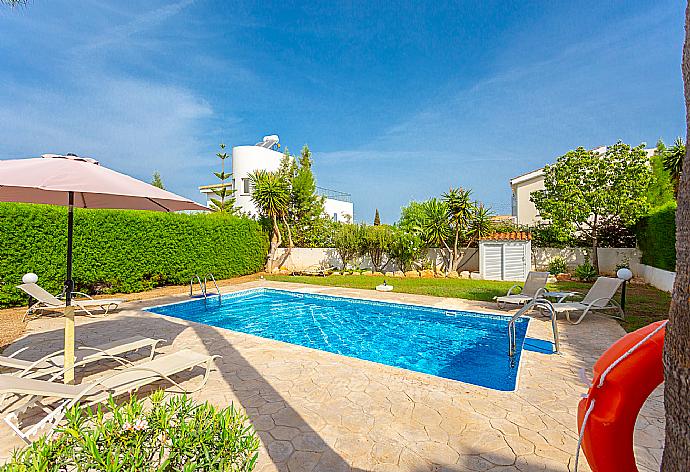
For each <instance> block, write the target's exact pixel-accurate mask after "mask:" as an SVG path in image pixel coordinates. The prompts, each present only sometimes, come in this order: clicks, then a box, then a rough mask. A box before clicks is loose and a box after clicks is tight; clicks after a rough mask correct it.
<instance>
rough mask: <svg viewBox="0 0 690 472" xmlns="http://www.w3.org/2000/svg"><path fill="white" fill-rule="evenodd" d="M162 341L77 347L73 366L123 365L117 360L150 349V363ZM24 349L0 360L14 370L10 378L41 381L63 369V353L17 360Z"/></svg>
mask: <svg viewBox="0 0 690 472" xmlns="http://www.w3.org/2000/svg"><path fill="white" fill-rule="evenodd" d="M162 341H163V340H162V339H152V338H146V337H144V336H132V337H131V338H126V339H120V340H117V341H113V342H111V343H107V344H102V345H100V346H93V347H91V346H79V347H77V348H76V350H75V365H77V366H83V365H87V364H92V363H94V362H98V361H101V360H106V359H112V360H115V361H117V362H120V363H122V361H121V360H120V359H119V358H118V357H117V356H119V355H121V354H125V353H127V352H133V351H137V350H139V349H143V348H147V349H150V353H149V360H150V359H153V356H154V354H155V353H156V345H157V344H158V343H160V342H162ZM27 349H29V347H25V348H22V349H19V350H18V351H16V352H14V353H12V354H10V355H8V356H0V367H4V368H7V369H11V370H14V371H15V372H12V375H16V376H19V377H29V378H36V377H44V376H46V375H51V374H55V373H56V372H60V371H61V370H62V369H63V366H64V357H63V356H62V354H63V352H64V351H62V350H60V351H57V352H53V353H51V354H48V355H46V356H43V357H42V358H40V359H37V360H35V361H28V360H25V359H19V358H17V356H18V355H19V354H21V353H22V352H24V351H26V350H27Z"/></svg>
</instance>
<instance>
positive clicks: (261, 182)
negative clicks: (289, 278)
mask: <svg viewBox="0 0 690 472" xmlns="http://www.w3.org/2000/svg"><path fill="white" fill-rule="evenodd" d="M249 181H250V182H251V184H252V186H253V190H252V196H251V199H252V202H253V203H254V205H256V208H257V209H258V211H259V213H260V214H261V216H263V217H265V218H268V219H269V220H270V221H271V227H272V232H271V247H270V250H269V252H268V259H267V261H266V271H267V272H271V271H273V262H274V259H275V254H276V251H277V250H278V247H280V245H281V244H282V242H283V236H282V234H281V232H280V226H279V225H278V221H279V220H280V221H281V222H282V223H283V224H284V226H285V230H286V231H287V233H288V251H287V253H286V254H287V255H289V253H290V251H291V250H292V246H293V244H292V233H291V231H290V225H289V224H288V222H287V219H286V215H287V211H288V207H289V204H290V186H289V185H288V183H287V181H286V180H285V179H283V178H282V177H281V176H280V175H279V174H278V173H276V172H267V171H265V170H257V171H255V172H253V173H251V174H249Z"/></svg>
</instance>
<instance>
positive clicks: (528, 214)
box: [510, 146, 656, 226]
mask: <svg viewBox="0 0 690 472" xmlns="http://www.w3.org/2000/svg"><path fill="white" fill-rule="evenodd" d="M593 151H594V152H598V153H604V152H606V146H599V147H597V148H594V149H593ZM645 151H646V152H647V155H648V156H652V155H653V154H654V153H655V152H656V148H652V149H645ZM510 190H511V192H512V202H511V203H512V205H511V206H512V209H513V210H512V214H513V218H514V220H515V223H517V224H518V225H524V226H534V225H535V224H537V223H539V222H540V221H542V219H541V217H540V216H539V212H538V211H537V208H536V207H535V206H534V203H532V200H530V195H532V193H533V192H536V191H538V190H544V168H543V167H542V168H541V169H537V170H533V171H531V172H527V173H526V174H522V175H518V176H517V177H513V178H512V179H510Z"/></svg>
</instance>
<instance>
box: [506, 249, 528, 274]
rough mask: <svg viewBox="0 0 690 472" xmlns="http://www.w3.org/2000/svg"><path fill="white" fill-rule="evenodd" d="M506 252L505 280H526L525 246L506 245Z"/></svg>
mask: <svg viewBox="0 0 690 472" xmlns="http://www.w3.org/2000/svg"><path fill="white" fill-rule="evenodd" d="M504 251H505V258H504V261H503V280H525V277H527V274H526V273H525V246H524V244H506V245H505V246H504Z"/></svg>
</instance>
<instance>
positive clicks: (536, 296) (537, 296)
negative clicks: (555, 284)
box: [534, 287, 551, 303]
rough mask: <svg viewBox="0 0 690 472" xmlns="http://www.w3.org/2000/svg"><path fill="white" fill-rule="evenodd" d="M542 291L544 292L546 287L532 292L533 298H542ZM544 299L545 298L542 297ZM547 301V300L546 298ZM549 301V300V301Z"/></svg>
mask: <svg viewBox="0 0 690 472" xmlns="http://www.w3.org/2000/svg"><path fill="white" fill-rule="evenodd" d="M544 293H546V287H542V288H540V289H539V290H537V291H536V292H535V293H534V298H535V299H537V298H544ZM544 299H545V298H544ZM547 301H548V300H547ZM549 303H551V302H549Z"/></svg>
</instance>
